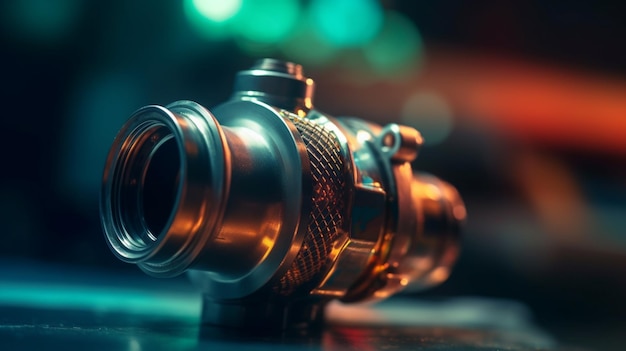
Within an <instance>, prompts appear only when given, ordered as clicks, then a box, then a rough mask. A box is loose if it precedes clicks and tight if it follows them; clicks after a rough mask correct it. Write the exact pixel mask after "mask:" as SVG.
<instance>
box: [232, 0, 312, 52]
mask: <svg viewBox="0 0 626 351" xmlns="http://www.w3.org/2000/svg"><path fill="white" fill-rule="evenodd" d="M299 15H300V2H299V1H298V0H243V3H242V6H241V11H240V12H239V13H238V14H237V15H236V16H235V17H233V31H234V32H235V33H237V34H238V35H240V36H241V37H243V38H244V39H246V40H250V41H253V42H258V43H266V44H276V43H279V42H280V41H282V40H284V39H285V38H286V37H287V36H289V34H290V32H291V31H292V30H293V28H294V26H295V25H296V22H297V20H298V16H299Z"/></svg>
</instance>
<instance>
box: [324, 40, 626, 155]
mask: <svg viewBox="0 0 626 351" xmlns="http://www.w3.org/2000/svg"><path fill="white" fill-rule="evenodd" d="M318 86H319V87H321V88H319V89H318V93H319V94H318V98H319V99H318V103H321V104H323V106H324V109H326V110H328V111H336V110H338V111H342V110H345V107H344V106H350V107H351V111H352V113H353V114H356V115H360V116H362V117H366V118H373V119H377V120H381V118H382V119H383V120H397V119H398V116H399V115H400V110H401V108H402V105H403V103H404V101H405V100H406V99H407V97H408V96H409V95H410V94H412V93H415V92H416V91H435V92H438V93H439V94H441V95H442V96H443V97H444V98H447V99H448V101H449V102H450V103H451V105H452V107H453V109H454V113H455V118H457V119H459V118H463V119H468V120H474V121H480V122H484V123H485V124H487V125H489V126H490V127H494V128H496V129H497V130H498V131H499V132H501V133H503V134H506V135H509V136H512V137H515V138H518V139H522V140H524V141H528V142H531V143H539V144H548V145H550V146H558V147H565V148H572V149H578V150H590V151H602V152H610V153H620V154H626V79H618V78H617V77H601V76H599V75H594V74H591V73H584V72H578V71H573V70H567V69H564V68H560V67H557V66H547V65H539V64H533V63H529V62H523V61H519V60H510V59H508V60H507V59H501V58H494V57H487V56H479V55H470V54H467V53H464V52H454V51H446V50H439V51H437V50H431V51H429V55H428V60H427V62H426V64H425V66H424V68H423V69H422V70H421V71H420V72H418V73H416V74H415V75H413V76H411V77H409V78H407V79H404V80H403V81H396V82H392V81H385V82H381V81H378V82H375V83H371V84H369V85H357V83H356V81H355V80H351V79H350V77H349V76H347V75H346V74H345V73H343V72H342V71H340V72H337V71H334V72H331V71H329V72H326V73H322V74H321V76H320V77H319V79H318ZM339 96H340V97H341V98H340V99H341V100H338V97H339ZM355 107H356V111H355Z"/></svg>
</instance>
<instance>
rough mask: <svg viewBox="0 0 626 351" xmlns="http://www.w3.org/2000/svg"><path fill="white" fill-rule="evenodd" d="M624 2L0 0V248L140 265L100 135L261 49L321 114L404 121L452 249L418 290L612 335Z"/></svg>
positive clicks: (620, 283) (617, 313)
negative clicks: (463, 210) (436, 193)
mask: <svg viewBox="0 0 626 351" xmlns="http://www.w3.org/2000/svg"><path fill="white" fill-rule="evenodd" d="M625 13H626V8H624V6H623V5H619V4H618V3H617V2H615V3H613V2H608V1H580V2H575V3H574V2H570V1H549V2H545V1H521V0H515V1H509V2H500V1H487V0H481V1H473V2H466V1H460V0H447V1H437V2H432V1H428V2H416V1H408V0H407V1H400V0H398V1H390V0H389V1H374V0H309V1H298V0H274V1H272V0H264V1H261V0H256V1H255V0H222V1H217V0H215V1H209V0H206V1H202V0H195V1H192V0H185V1H180V2H179V1H168V2H165V1H163V2H156V1H135V2H130V1H106V2H95V1H93V2H88V1H79V0H21V1H13V2H2V3H1V4H0V34H1V35H0V60H1V61H0V77H2V82H3V84H2V88H1V89H2V92H1V95H0V96H1V98H2V101H3V113H2V116H3V117H2V131H3V133H2V137H1V138H0V150H2V165H3V166H2V172H1V173H0V223H1V224H2V241H1V245H0V260H1V261H3V262H10V264H19V262H31V261H36V262H44V263H46V264H57V265H72V266H80V267H84V268H85V269H94V270H96V269H97V270H102V269H106V270H111V271H118V272H119V271H132V272H137V274H140V273H139V272H138V270H137V269H136V268H135V267H132V266H129V265H125V264H123V263H121V262H118V261H117V260H116V259H115V258H114V257H113V255H112V254H111V253H110V252H109V250H108V248H107V247H106V244H105V242H104V239H103V236H102V233H101V229H100V224H99V217H98V196H99V187H100V181H101V180H100V177H101V173H102V169H103V167H104V158H105V155H106V152H107V150H108V147H109V146H110V144H111V141H112V139H113V137H114V135H115V133H116V131H117V129H118V128H119V127H120V126H121V124H122V123H123V122H124V121H125V119H126V118H127V117H128V116H129V115H130V114H131V113H132V112H133V111H134V110H135V109H137V108H139V107H141V106H143V105H147V104H162V105H164V104H168V103H170V102H173V101H175V100H179V99H189V100H195V101H198V102H200V103H202V104H204V105H205V106H207V107H211V106H214V105H216V104H218V103H220V102H222V101H224V100H226V99H228V98H229V95H230V90H231V88H232V79H233V76H234V74H235V73H236V71H238V70H240V69H245V68H246V67H248V66H249V65H250V64H251V63H252V62H254V61H255V60H256V59H258V58H261V57H275V58H281V59H286V60H291V61H294V62H297V63H300V64H302V65H304V68H305V72H306V74H308V75H309V76H310V77H312V78H314V79H315V80H316V83H317V93H316V100H315V102H316V106H317V108H318V109H320V110H322V111H325V112H328V113H330V114H333V115H336V116H343V115H351V116H359V117H362V118H365V119H370V120H373V121H377V122H379V123H388V122H397V123H402V124H407V125H411V126H414V127H416V128H418V129H419V130H420V131H421V132H422V134H423V136H424V138H425V140H426V145H425V146H424V148H423V150H422V151H421V154H420V156H419V157H418V160H417V161H416V162H415V167H416V168H418V169H420V170H423V171H427V172H431V173H434V174H436V175H438V176H440V177H442V178H444V179H446V180H448V181H450V182H451V183H452V184H454V185H456V186H457V187H458V189H459V191H460V193H461V194H462V196H463V197H464V200H465V202H466V205H467V209H468V222H467V226H466V230H465V233H464V237H463V253H462V256H461V258H460V261H459V262H458V265H457V267H456V268H455V270H454V272H453V274H452V276H451V277H450V280H449V281H448V282H446V283H445V284H444V285H442V286H440V287H438V288H436V289H434V290H431V291H428V292H426V293H425V294H422V295H420V296H422V297H425V296H427V297H433V298H434V297H439V296H466V295H477V296H487V297H499V298H507V299H515V300H519V301H521V302H523V303H524V304H526V305H527V306H529V308H530V310H531V311H532V313H533V315H534V318H535V319H536V320H537V321H538V323H540V324H542V325H548V326H550V325H557V326H555V327H553V328H552V329H553V330H551V331H552V332H554V333H556V334H557V335H558V333H559V332H560V330H561V329H567V330H568V333H567V334H566V335H565V336H564V338H565V339H566V341H569V342H572V343H576V342H578V341H580V340H584V339H585V337H586V335H588V334H591V333H595V332H599V333H611V332H612V331H615V330H618V329H620V328H621V330H623V329H624V321H625V320H626V318H625V316H626V304H624V303H623V301H622V300H623V299H624V296H626V279H625V277H626V45H624V38H625V37H626V19H625V18H624V17H625V15H624V14H625ZM554 321H559V323H557V324H554V323H553V322H554ZM571 328H574V329H571ZM572 330H579V331H580V332H577V333H571V331H572Z"/></svg>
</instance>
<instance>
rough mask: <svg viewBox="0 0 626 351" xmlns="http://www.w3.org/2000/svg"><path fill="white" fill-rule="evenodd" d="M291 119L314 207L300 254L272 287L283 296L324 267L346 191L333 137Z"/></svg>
mask: <svg viewBox="0 0 626 351" xmlns="http://www.w3.org/2000/svg"><path fill="white" fill-rule="evenodd" d="M290 119H291V121H292V122H293V123H294V124H295V126H296V128H297V129H298V131H299V132H300V135H301V136H302V140H303V141H304V144H305V145H306V148H307V153H308V156H309V160H310V163H311V176H312V178H313V197H312V199H311V200H312V203H313V206H312V210H311V214H310V216H309V222H308V227H307V234H306V236H305V237H304V239H303V242H302V247H301V248H300V252H298V255H297V256H296V258H295V260H294V261H293V263H292V265H291V267H290V268H289V270H288V271H287V273H285V275H284V276H283V277H282V278H281V279H280V281H279V283H278V284H277V285H276V286H275V287H274V290H275V291H276V292H278V293H279V294H282V295H290V294H292V293H294V292H295V291H296V290H297V289H298V288H299V287H301V286H303V285H304V284H306V283H309V282H311V281H312V280H313V279H314V278H316V275H317V274H318V273H319V272H320V270H321V269H322V267H323V265H324V264H325V263H326V259H327V258H328V255H329V253H330V251H331V250H332V245H333V243H334V242H335V240H337V239H338V237H339V234H340V233H339V231H340V228H342V226H343V221H344V218H343V215H342V213H343V211H344V210H345V203H344V202H345V201H344V197H345V195H344V194H345V191H346V189H345V188H346V180H345V174H344V162H343V158H342V155H341V146H340V144H339V141H338V140H337V138H336V137H335V135H334V134H333V133H331V132H330V131H328V130H327V129H326V128H324V127H323V126H321V125H318V124H315V123H313V122H311V121H310V120H307V119H305V118H300V117H297V116H295V115H292V117H291V118H290Z"/></svg>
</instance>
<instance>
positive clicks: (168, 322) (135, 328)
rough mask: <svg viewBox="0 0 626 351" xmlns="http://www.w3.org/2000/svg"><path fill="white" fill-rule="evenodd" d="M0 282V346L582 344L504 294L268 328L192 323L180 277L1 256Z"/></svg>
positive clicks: (346, 311)
mask: <svg viewBox="0 0 626 351" xmlns="http://www.w3.org/2000/svg"><path fill="white" fill-rule="evenodd" d="M0 287H1V288H0V350H56V349H62V350H90V351H96V350H129V351H139V350H231V349H232V350H582V349H581V348H571V347H564V346H563V345H559V343H558V342H557V341H556V340H555V339H554V338H553V337H552V336H550V335H549V334H548V333H546V332H544V331H543V330H541V329H540V328H538V327H536V326H535V325H534V324H533V322H532V314H531V313H530V312H529V310H528V309H527V308H526V307H525V306H524V305H522V304H520V303H518V302H515V301H510V300H493V299H485V298H456V299H447V300H439V301H432V300H430V301H424V300H416V299H408V298H397V299H392V300H389V301H387V302H383V303H379V304H375V305H359V306H348V305H340V304H332V305H330V306H329V307H328V309H327V311H326V314H327V323H326V326H325V327H324V328H323V329H322V330H315V331H295V332H289V333H281V334H267V333H264V332H261V331H254V330H249V331H244V332H241V331H233V330H225V329H219V328H215V327H209V326H201V325H199V324H198V320H199V317H200V316H199V312H200V297H199V295H198V293H197V292H196V291H195V290H194V289H193V288H192V287H191V285H189V283H188V282H187V281H186V280H185V279H184V278H181V279H175V280H157V279H152V278H149V277H143V276H142V275H140V273H137V274H136V275H133V274H130V275H120V274H115V273H111V272H93V271H89V270H79V269H77V268H75V267H55V266H52V267H51V266H44V265H39V264H32V263H24V262H0Z"/></svg>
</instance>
